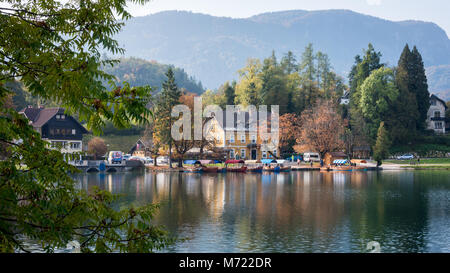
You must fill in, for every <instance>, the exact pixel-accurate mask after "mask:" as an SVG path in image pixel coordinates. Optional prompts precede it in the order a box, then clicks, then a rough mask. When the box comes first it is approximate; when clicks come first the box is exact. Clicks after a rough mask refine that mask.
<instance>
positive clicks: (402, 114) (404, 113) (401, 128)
mask: <svg viewBox="0 0 450 273" xmlns="http://www.w3.org/2000/svg"><path fill="white" fill-rule="evenodd" d="M413 78H414V76H413V75H412V73H411V51H410V50H409V47H408V45H406V46H405V48H404V49H403V52H402V54H401V56H400V59H399V61H398V65H397V69H396V70H395V84H396V86H397V88H398V90H399V95H398V97H397V99H396V100H395V102H394V103H393V105H392V109H391V114H389V115H387V117H386V119H385V121H386V125H387V126H388V127H389V128H390V130H389V131H390V138H391V140H392V141H393V142H394V143H399V144H404V143H408V142H409V141H410V140H411V139H412V138H413V137H414V136H415V135H416V123H417V120H418V115H419V113H418V106H417V101H416V96H415V93H413V92H411V90H410V86H411V81H412V79H413Z"/></svg>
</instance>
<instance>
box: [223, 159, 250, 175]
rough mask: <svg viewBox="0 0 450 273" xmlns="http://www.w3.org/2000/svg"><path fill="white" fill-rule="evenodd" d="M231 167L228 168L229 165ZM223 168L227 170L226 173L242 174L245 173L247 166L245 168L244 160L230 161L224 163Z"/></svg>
mask: <svg viewBox="0 0 450 273" xmlns="http://www.w3.org/2000/svg"><path fill="white" fill-rule="evenodd" d="M230 164H231V165H232V166H229V165H230ZM225 167H226V168H227V172H240V173H244V172H246V171H247V166H245V162H244V160H235V159H230V160H227V161H225Z"/></svg>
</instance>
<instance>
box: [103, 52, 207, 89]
mask: <svg viewBox="0 0 450 273" xmlns="http://www.w3.org/2000/svg"><path fill="white" fill-rule="evenodd" d="M168 68H169V65H167V64H160V63H157V62H150V61H146V60H142V59H138V58H122V59H120V63H119V64H116V65H114V66H113V67H108V68H105V69H104V70H105V72H107V73H109V74H111V75H114V76H115V77H116V82H117V83H118V84H120V83H121V82H123V81H127V82H128V83H130V85H131V86H142V85H150V86H151V87H154V88H155V90H159V89H160V88H161V86H162V83H163V82H164V81H165V80H167V77H166V75H165V73H166V72H167V69H168ZM173 71H174V75H175V81H176V83H177V85H178V87H180V88H185V89H187V90H188V91H190V92H193V93H197V94H201V93H203V91H205V90H204V89H203V87H202V84H201V82H197V81H196V80H195V79H194V78H192V77H191V76H189V75H188V74H186V72H185V71H184V69H181V68H176V67H175V68H173Z"/></svg>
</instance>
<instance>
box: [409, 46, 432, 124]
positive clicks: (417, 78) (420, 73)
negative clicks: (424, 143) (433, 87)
mask: <svg viewBox="0 0 450 273" xmlns="http://www.w3.org/2000/svg"><path fill="white" fill-rule="evenodd" d="M411 63H412V64H411V73H412V79H411V86H410V91H411V92H413V93H415V94H416V101H417V106H418V111H419V118H418V120H417V129H418V130H419V131H423V130H425V128H426V126H425V121H426V119H427V113H428V109H429V108H430V93H429V92H428V83H427V77H426V75H425V68H424V65H423V61H422V56H421V55H420V53H419V51H418V50H417V48H416V47H415V46H414V48H413V50H412V52H411Z"/></svg>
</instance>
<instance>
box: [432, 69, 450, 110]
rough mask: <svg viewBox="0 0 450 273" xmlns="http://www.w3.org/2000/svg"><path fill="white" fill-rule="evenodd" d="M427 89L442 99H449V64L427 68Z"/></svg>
mask: <svg viewBox="0 0 450 273" xmlns="http://www.w3.org/2000/svg"><path fill="white" fill-rule="evenodd" d="M427 80H428V90H429V91H430V93H434V94H437V95H438V96H439V97H441V98H442V99H444V100H446V101H447V100H450V65H439V66H431V67H428V68H427Z"/></svg>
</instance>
